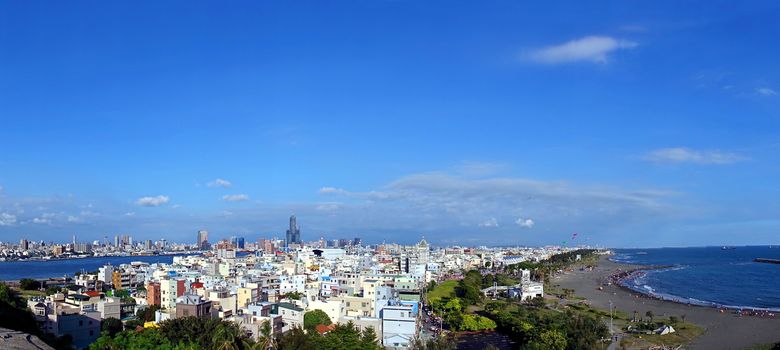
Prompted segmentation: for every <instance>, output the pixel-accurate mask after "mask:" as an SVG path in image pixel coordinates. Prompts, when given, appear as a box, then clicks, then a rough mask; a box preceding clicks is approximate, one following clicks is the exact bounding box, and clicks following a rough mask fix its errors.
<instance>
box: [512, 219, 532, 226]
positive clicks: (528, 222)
mask: <svg viewBox="0 0 780 350" xmlns="http://www.w3.org/2000/svg"><path fill="white" fill-rule="evenodd" d="M515 224H517V225H518V226H520V227H524V228H532V227H534V225H536V223H535V222H534V220H533V219H524V218H518V219H517V221H515Z"/></svg>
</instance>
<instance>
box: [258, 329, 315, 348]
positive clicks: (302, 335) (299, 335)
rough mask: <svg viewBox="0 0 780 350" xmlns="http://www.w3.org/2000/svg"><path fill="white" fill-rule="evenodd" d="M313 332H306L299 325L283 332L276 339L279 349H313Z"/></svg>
mask: <svg viewBox="0 0 780 350" xmlns="http://www.w3.org/2000/svg"><path fill="white" fill-rule="evenodd" d="M314 336H316V335H314V334H306V332H304V331H303V329H301V328H300V327H295V328H293V329H291V330H289V331H288V332H287V333H284V334H283V335H282V336H281V337H280V338H279V341H278V345H279V349H284V350H309V349H314V348H315V347H314V342H313V341H312V338H313V337H314ZM263 350H265V349H263Z"/></svg>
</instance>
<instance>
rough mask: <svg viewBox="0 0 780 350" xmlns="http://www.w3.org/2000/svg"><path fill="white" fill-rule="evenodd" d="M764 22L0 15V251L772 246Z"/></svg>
mask: <svg viewBox="0 0 780 350" xmlns="http://www.w3.org/2000/svg"><path fill="white" fill-rule="evenodd" d="M779 10H780V4H778V3H777V2H774V1H756V2H750V3H745V4H743V3H733V2H726V1H707V2H685V3H680V2H678V1H654V2H644V3H642V2H600V3H598V4H593V3H583V2H563V3H559V2H545V3H544V4H518V3H516V2H510V1H490V2H484V1H483V2H465V1H464V2H460V1H456V2H452V1H447V2H419V1H344V2H296V3H291V2H281V1H280V2H242V1H233V2H230V3H228V4H224V3H218V2H184V1H180V2H166V3H157V2H143V3H138V2H133V3H131V2H125V3H122V2H112V3H105V2H88V1H85V2H78V3H68V2H11V1H4V2H1V3H0V186H1V187H2V190H0V240H2V241H15V240H18V239H19V238H21V237H27V238H31V239H35V240H47V241H49V240H65V239H68V238H69V237H70V236H71V235H73V234H77V235H78V236H79V237H83V238H84V239H99V238H102V237H103V236H105V235H107V236H109V237H111V236H113V235H114V234H118V233H131V234H133V235H134V236H135V237H136V238H137V239H146V238H149V239H157V238H162V237H165V238H168V239H169V240H176V241H194V239H195V232H196V231H197V230H199V229H207V230H209V231H210V232H213V233H212V237H217V238H218V237H227V236H230V235H243V236H245V237H247V238H248V239H250V240H254V239H256V238H260V237H273V236H277V237H282V236H283V232H284V229H285V226H286V223H287V217H288V216H289V215H290V214H291V213H293V212H294V213H296V214H297V215H298V217H299V223H300V224H301V226H302V233H303V236H304V239H314V238H318V237H319V236H321V235H323V236H325V237H327V238H339V237H354V236H360V237H363V238H364V240H365V241H367V242H381V241H383V240H384V241H388V242H390V241H397V242H411V241H416V240H418V239H419V237H420V236H422V235H424V236H425V237H426V238H427V239H428V240H430V241H433V242H436V243H440V244H455V243H462V244H469V245H477V244H527V245H537V244H560V243H562V242H563V241H567V244H569V245H571V244H578V243H583V244H594V245H595V244H599V245H606V246H680V245H710V244H711V245H722V244H778V243H780V242H778V239H779V238H778V237H780V235H778V233H779V232H780V205H779V204H778V203H777V200H776V199H777V198H778V195H780V186H778V185H777V179H778V178H780V165H779V164H780V163H778V160H780V159H778V158H779V157H778V154H780V113H779V111H780V69H778V68H780V47H778V46H777V45H776V44H775V43H776V41H777V38H778V37H780V25H778V24H777V23H780V18H778V17H780V11H779ZM218 180H219V181H218ZM574 232H577V233H579V235H578V238H577V239H575V240H574V241H572V242H568V241H570V240H571V239H570V238H571V234H572V233H574Z"/></svg>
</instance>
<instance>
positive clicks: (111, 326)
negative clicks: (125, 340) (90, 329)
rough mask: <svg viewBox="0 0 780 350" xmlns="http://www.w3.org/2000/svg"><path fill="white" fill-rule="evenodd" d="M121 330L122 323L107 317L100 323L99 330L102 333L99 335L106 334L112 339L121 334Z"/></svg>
mask: <svg viewBox="0 0 780 350" xmlns="http://www.w3.org/2000/svg"><path fill="white" fill-rule="evenodd" d="M122 328H123V325H122V321H120V320H118V319H116V318H113V317H109V318H106V319H104V320H102V321H100V329H101V331H102V333H101V334H107V335H108V336H109V337H113V336H115V335H116V334H117V333H119V332H121V331H122Z"/></svg>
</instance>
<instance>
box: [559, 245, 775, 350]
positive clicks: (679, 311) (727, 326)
mask: <svg viewBox="0 0 780 350" xmlns="http://www.w3.org/2000/svg"><path fill="white" fill-rule="evenodd" d="M637 268H641V266H639V265H627V264H617V263H614V262H612V261H609V260H607V259H606V257H604V258H602V260H601V261H600V262H599V266H598V267H596V268H595V269H594V270H593V271H573V272H570V273H567V274H565V275H562V276H558V277H555V278H554V279H553V280H552V281H551V282H552V283H555V284H559V285H560V286H561V288H571V289H574V290H575V291H576V292H575V294H576V295H578V296H581V297H584V298H586V299H587V300H588V302H589V303H590V304H591V305H593V306H594V307H597V308H601V309H604V310H608V309H609V303H610V301H612V303H613V305H614V307H615V309H616V310H619V311H623V312H625V313H627V314H629V315H630V314H632V313H633V311H634V310H636V311H638V312H639V314H640V315H644V314H645V312H646V311H648V310H652V311H653V313H655V314H656V315H658V316H661V317H663V316H672V315H674V316H678V317H679V316H680V315H683V314H685V315H686V319H685V321H686V322H691V323H694V324H696V325H698V326H700V327H702V328H704V329H705V332H704V334H703V335H702V336H700V337H699V338H697V339H696V340H694V341H693V342H692V343H691V344H690V346H689V348H690V349H744V348H745V347H748V346H751V345H756V344H769V343H775V342H780V319H778V318H761V317H752V316H749V317H739V316H737V315H734V314H732V313H721V312H719V311H718V309H716V308H712V307H704V306H695V305H686V304H680V303H676V302H671V301H664V300H659V299H653V298H649V297H646V296H643V295H641V294H640V293H637V292H634V291H631V290H630V289H628V288H625V287H620V286H616V285H611V286H607V287H605V288H604V290H603V291H602V290H598V287H599V285H601V281H603V280H605V279H606V277H607V276H609V275H611V274H612V273H614V272H615V271H617V270H618V269H622V270H631V269H637Z"/></svg>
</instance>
